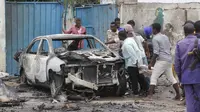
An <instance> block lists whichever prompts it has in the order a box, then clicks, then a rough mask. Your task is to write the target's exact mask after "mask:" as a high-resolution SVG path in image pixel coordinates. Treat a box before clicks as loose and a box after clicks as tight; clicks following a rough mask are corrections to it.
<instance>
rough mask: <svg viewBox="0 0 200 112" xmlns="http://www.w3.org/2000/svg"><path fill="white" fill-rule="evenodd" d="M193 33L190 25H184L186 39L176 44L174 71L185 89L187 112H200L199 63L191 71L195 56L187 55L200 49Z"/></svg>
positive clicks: (192, 27) (199, 44)
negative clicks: (195, 49)
mask: <svg viewBox="0 0 200 112" xmlns="http://www.w3.org/2000/svg"><path fill="white" fill-rule="evenodd" d="M194 31H195V28H194V25H193V24H192V23H186V24H185V25H184V33H185V36H186V37H185V38H184V39H182V40H180V41H179V42H178V43H177V45H176V54H175V71H176V73H177V75H178V77H179V80H180V82H181V84H182V85H183V87H184V89H185V95H186V105H187V112H200V69H199V68H200V62H198V63H197V64H196V66H195V67H194V70H193V69H192V68H191V66H190V65H191V64H192V63H193V62H194V60H195V56H194V55H188V52H191V51H193V50H194V48H196V47H197V49H198V50H199V48H200V41H199V40H197V37H196V36H195V35H194ZM196 41H197V44H196V45H195V43H196ZM195 46H196V47H195Z"/></svg>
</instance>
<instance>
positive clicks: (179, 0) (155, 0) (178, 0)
mask: <svg viewBox="0 0 200 112" xmlns="http://www.w3.org/2000/svg"><path fill="white" fill-rule="evenodd" d="M138 2H145V3H189V2H200V0H138Z"/></svg>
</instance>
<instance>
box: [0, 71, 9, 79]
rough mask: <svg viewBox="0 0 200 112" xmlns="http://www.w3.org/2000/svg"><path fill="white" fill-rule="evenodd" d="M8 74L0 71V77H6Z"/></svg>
mask: <svg viewBox="0 0 200 112" xmlns="http://www.w3.org/2000/svg"><path fill="white" fill-rule="evenodd" d="M8 76H9V74H8V73H5V72H0V78H3V77H8Z"/></svg>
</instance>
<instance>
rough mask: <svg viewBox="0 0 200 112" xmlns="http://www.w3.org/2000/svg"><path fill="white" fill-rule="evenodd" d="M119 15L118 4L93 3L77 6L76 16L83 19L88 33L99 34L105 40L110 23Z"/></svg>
mask: <svg viewBox="0 0 200 112" xmlns="http://www.w3.org/2000/svg"><path fill="white" fill-rule="evenodd" d="M117 16H118V9H117V6H116V5H108V4H105V5H92V6H87V7H79V8H76V17H78V18H81V19H82V24H83V26H85V27H86V29H87V34H92V35H95V36H97V37H98V38H99V39H100V40H101V41H104V40H105V37H106V36H107V34H106V33H107V30H108V29H109V27H110V23H111V22H112V21H114V19H115V18H116V17H117Z"/></svg>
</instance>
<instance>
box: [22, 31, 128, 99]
mask: <svg viewBox="0 0 200 112" xmlns="http://www.w3.org/2000/svg"><path fill="white" fill-rule="evenodd" d="M19 63H20V76H21V79H22V81H23V82H25V83H27V84H30V85H41V86H45V87H49V88H50V90H51V95H52V97H55V96H56V95H57V94H58V93H59V92H60V91H61V90H62V88H66V89H68V90H72V91H84V90H86V89H87V90H88V89H89V90H92V91H94V92H95V93H101V92H102V93H104V91H106V89H105V88H107V87H108V88H112V92H113V93H114V94H115V95H117V96H122V95H124V94H125V92H126V77H125V69H124V61H123V60H122V58H121V57H120V56H119V55H118V54H117V53H114V52H112V51H111V50H110V49H109V48H108V47H106V45H105V44H104V43H102V42H101V41H100V40H99V39H97V38H96V37H93V36H90V35H66V34H57V35H47V36H40V37H37V38H35V39H34V40H33V41H32V42H31V43H30V45H29V46H28V47H27V48H26V49H25V50H24V51H23V52H22V53H21V55H20V57H19ZM104 94H106V93H104Z"/></svg>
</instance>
